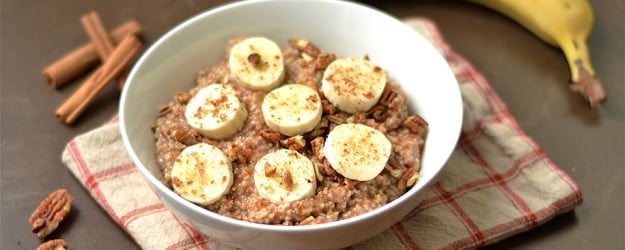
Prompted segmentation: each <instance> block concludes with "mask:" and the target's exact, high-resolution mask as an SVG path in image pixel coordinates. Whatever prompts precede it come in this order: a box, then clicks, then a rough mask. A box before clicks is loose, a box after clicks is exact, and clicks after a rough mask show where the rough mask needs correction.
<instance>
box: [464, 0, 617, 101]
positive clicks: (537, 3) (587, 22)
mask: <svg viewBox="0 0 625 250" xmlns="http://www.w3.org/2000/svg"><path fill="white" fill-rule="evenodd" d="M468 1H469V2H473V3H477V4H480V5H483V6H485V7H488V8H490V9H493V10H495V11H497V12H500V13H502V14H504V15H506V16H508V17H510V18H511V19H513V20H515V21H516V22H518V23H520V24H521V25H523V26H524V27H525V28H527V29H528V30H530V31H531V32H533V33H534V34H535V35H536V36H538V37H539V38H541V39H542V40H543V41H545V42H547V43H549V44H551V45H553V46H556V47H560V48H561V49H562V50H563V51H564V54H565V56H566V59H567V62H568V64H569V69H570V72H571V81H572V82H573V84H572V85H571V90H573V91H575V92H579V93H580V94H581V95H582V96H584V98H586V100H587V101H588V102H589V104H590V106H591V107H593V108H595V107H598V106H600V105H601V103H603V101H605V92H604V89H603V86H602V84H601V81H600V80H599V79H598V78H597V77H596V75H595V70H594V68H593V66H592V64H591V61H590V56H589V53H588V46H587V44H586V40H587V39H588V36H589V35H590V33H591V32H592V27H593V24H594V13H593V10H592V7H591V6H590V3H589V2H588V0H468Z"/></svg>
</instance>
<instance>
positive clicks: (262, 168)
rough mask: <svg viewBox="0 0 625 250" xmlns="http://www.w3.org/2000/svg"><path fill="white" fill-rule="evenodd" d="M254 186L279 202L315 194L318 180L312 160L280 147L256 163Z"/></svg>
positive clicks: (264, 195)
mask: <svg viewBox="0 0 625 250" xmlns="http://www.w3.org/2000/svg"><path fill="white" fill-rule="evenodd" d="M254 185H255V186H256V190H257V191H258V193H259V194H260V196H261V197H263V198H265V199H267V200H269V201H271V202H273V203H277V204H280V203H285V202H291V201H297V200H301V199H304V198H306V197H311V196H313V195H315V189H316V188H317V179H316V177H315V169H314V167H313V163H312V162H311V161H310V160H309V159H308V158H307V157H306V156H304V155H302V154H300V153H298V152H297V151H295V150H291V149H279V150H277V151H275V152H272V153H268V154H266V155H265V156H263V157H262V158H260V160H258V162H256V165H255V166H254Z"/></svg>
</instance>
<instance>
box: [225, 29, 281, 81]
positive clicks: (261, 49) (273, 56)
mask: <svg viewBox="0 0 625 250" xmlns="http://www.w3.org/2000/svg"><path fill="white" fill-rule="evenodd" d="M228 65H229V66H230V73H231V75H233V76H234V77H235V79H237V80H238V81H239V82H240V83H241V84H243V85H245V86H246V87H248V88H250V89H252V90H262V91H269V90H271V89H273V88H275V87H277V86H278V85H280V82H282V80H284V61H283V58H282V51H281V50H280V47H278V45H277V44H276V43H275V42H273V41H271V40H269V39H267V38H264V37H250V38H247V39H245V40H243V41H241V42H240V43H238V44H236V45H234V46H233V47H232V49H231V50H230V57H229V58H228Z"/></svg>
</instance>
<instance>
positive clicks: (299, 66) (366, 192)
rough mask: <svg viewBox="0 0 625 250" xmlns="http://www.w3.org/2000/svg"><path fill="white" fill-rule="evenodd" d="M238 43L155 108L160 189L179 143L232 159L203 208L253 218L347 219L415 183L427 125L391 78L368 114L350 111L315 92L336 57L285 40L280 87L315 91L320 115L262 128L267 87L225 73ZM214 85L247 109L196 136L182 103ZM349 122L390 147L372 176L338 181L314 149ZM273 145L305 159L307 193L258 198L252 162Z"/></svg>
mask: <svg viewBox="0 0 625 250" xmlns="http://www.w3.org/2000/svg"><path fill="white" fill-rule="evenodd" d="M241 40H242V39H241V38H235V39H232V40H231V41H230V42H229V44H228V45H227V47H226V53H225V55H226V58H224V60H223V61H222V62H220V63H218V64H216V65H213V66H211V67H208V68H206V69H204V70H201V71H200V72H198V74H197V77H196V87H194V88H192V89H190V90H189V91H188V92H180V93H177V94H176V95H175V96H174V97H172V101H171V102H170V103H169V104H166V105H164V106H162V107H160V110H159V111H158V118H157V120H156V124H155V125H154V126H153V127H152V130H153V132H154V136H155V142H156V157H157V160H158V162H159V164H160V166H161V169H162V173H163V176H164V180H165V184H166V185H167V186H169V187H170V188H171V175H170V173H171V169H172V166H173V164H174V161H175V160H176V157H177V156H178V155H179V154H180V152H181V151H182V150H183V149H184V148H185V147H186V146H189V145H193V144H197V143H200V142H204V143H208V144H211V145H213V146H216V147H218V148H220V149H221V150H223V151H224V152H225V154H226V155H227V156H228V158H229V159H230V160H231V161H232V167H233V173H234V183H233V185H232V187H231V189H230V192H229V193H228V194H227V195H225V196H223V197H222V198H221V199H220V200H219V201H217V202H216V203H214V204H211V205H208V206H205V208H206V209H208V210H211V211H213V212H215V213H218V214H221V215H225V216H228V217H232V218H236V219H240V220H245V221H250V222H255V223H264V224H281V225H306V224H319V223H326V222H331V221H337V220H341V219H346V218H350V217H354V216H357V215H360V214H363V213H365V212H367V211H371V210H373V209H375V208H377V207H380V206H382V205H384V204H386V203H388V202H390V201H392V200H394V199H396V198H397V197H399V196H400V195H402V194H403V193H405V192H406V190H407V189H408V188H409V187H410V186H412V184H414V182H415V181H417V179H418V173H419V168H420V156H421V150H422V148H423V143H424V141H423V133H424V131H425V130H426V128H427V122H425V121H424V120H423V119H421V117H418V116H417V115H412V114H410V113H409V110H408V100H407V98H406V95H405V93H404V92H403V91H402V89H401V88H400V86H399V85H398V84H397V83H395V82H392V81H389V82H388V83H387V85H386V88H385V89H384V91H383V93H382V96H381V98H380V101H379V102H378V103H377V104H376V105H374V107H372V108H371V109H370V110H369V111H367V112H360V113H356V114H348V113H345V112H342V111H340V110H338V109H337V108H336V107H334V106H333V105H332V104H331V103H330V102H329V101H328V100H327V99H325V97H323V93H321V92H320V91H319V89H320V86H321V77H322V74H323V70H324V69H325V67H327V65H328V64H329V63H330V62H332V61H333V60H335V59H336V58H337V56H336V55H334V54H331V53H328V52H323V51H322V50H320V49H319V48H316V46H315V45H314V44H313V43H312V42H309V41H307V40H303V41H305V42H302V39H299V40H291V41H289V44H290V46H288V47H286V48H284V49H283V55H284V63H285V80H284V82H283V83H282V84H291V83H298V84H304V85H307V86H310V87H312V88H313V89H316V90H318V92H320V93H319V94H320V96H321V98H322V106H323V117H322V119H321V122H320V123H319V124H318V125H317V127H315V128H314V129H313V130H312V131H310V132H308V133H306V134H303V135H302V136H300V137H287V136H285V135H281V134H280V133H277V132H276V131H273V130H271V129H269V128H268V127H267V125H265V122H264V120H263V115H262V111H261V104H262V101H263V97H264V96H265V94H266V92H264V91H252V90H249V89H246V88H244V87H243V85H241V84H239V83H238V82H236V80H234V77H231V76H230V75H229V74H230V73H229V69H228V63H227V61H228V60H227V55H228V54H229V50H230V48H231V47H232V46H233V45H234V44H236V43H237V42H239V41H241ZM296 41H297V42H296ZM311 51H312V52H311ZM213 83H224V84H229V85H231V86H232V87H233V88H234V89H235V91H236V93H237V95H238V96H239V98H240V99H241V101H242V102H243V103H244V104H245V106H246V109H247V110H248V113H249V115H248V119H247V120H246V121H245V123H244V124H243V127H242V128H241V130H240V131H239V132H237V133H236V134H235V135H234V136H232V137H230V138H226V139H221V140H213V139H209V138H207V137H203V136H202V135H200V134H199V133H198V132H196V131H195V130H194V129H193V128H191V127H190V126H189V125H188V124H187V123H186V121H185V117H184V112H185V106H186V104H187V102H188V101H189V99H190V97H191V96H193V95H194V94H195V93H196V92H197V91H198V90H199V89H200V88H202V87H205V86H207V85H209V84H213ZM348 122H349V123H360V124H365V125H368V126H370V127H373V128H375V129H377V130H379V131H381V132H383V133H384V134H385V135H386V137H387V138H388V139H389V141H390V142H391V144H392V148H393V149H392V152H391V156H390V158H389V160H388V163H387V164H386V167H385V169H384V170H383V171H382V173H381V174H379V175H378V176H377V177H375V178H374V179H372V180H369V181H355V180H350V179H347V178H344V177H342V176H340V175H339V174H337V173H336V171H334V170H333V169H332V167H330V166H329V163H328V162H327V160H325V158H324V157H323V152H322V150H321V148H322V147H323V146H322V145H323V141H324V138H325V137H326V136H327V134H328V132H329V131H330V130H332V129H333V127H335V126H336V125H338V124H341V123H348ZM302 139H303V141H302ZM302 145H303V146H302ZM320 145H321V146H320ZM280 148H291V149H296V150H297V151H298V152H300V153H301V154H303V155H305V156H307V157H309V158H310V159H311V161H312V162H313V164H314V166H315V168H316V172H317V180H318V183H317V189H316V193H315V195H314V196H313V197H309V198H304V199H302V200H298V201H294V202H288V203H282V204H274V203H271V202H270V201H268V200H266V199H264V198H262V197H260V196H259V195H258V192H257V191H256V190H255V187H254V178H253V176H254V164H255V163H256V161H258V159H260V158H261V157H262V156H263V155H265V154H267V153H269V152H273V151H276V150H278V149H280Z"/></svg>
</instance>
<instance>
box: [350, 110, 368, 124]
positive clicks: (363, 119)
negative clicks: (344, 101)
mask: <svg viewBox="0 0 625 250" xmlns="http://www.w3.org/2000/svg"><path fill="white" fill-rule="evenodd" d="M352 117H353V118H352V119H353V121H350V122H354V123H360V124H367V113H363V112H358V113H356V114H354V116H352Z"/></svg>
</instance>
